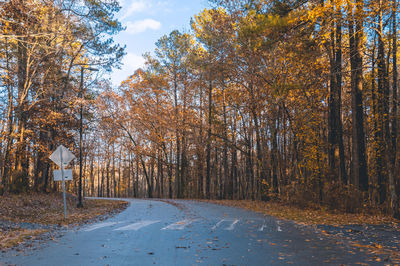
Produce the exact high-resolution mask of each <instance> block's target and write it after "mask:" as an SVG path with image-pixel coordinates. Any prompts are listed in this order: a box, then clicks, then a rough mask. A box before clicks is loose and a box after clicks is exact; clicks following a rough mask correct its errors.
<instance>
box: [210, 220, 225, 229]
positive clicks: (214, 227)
mask: <svg viewBox="0 0 400 266" xmlns="http://www.w3.org/2000/svg"><path fill="white" fill-rule="evenodd" d="M225 221H226V219H222V220H221V221H219V222H218V223H216V224H215V225H214V226H213V227H212V228H211V229H212V230H215V229H217V227H218V226H219V225H220V224H222V223H223V222H225Z"/></svg>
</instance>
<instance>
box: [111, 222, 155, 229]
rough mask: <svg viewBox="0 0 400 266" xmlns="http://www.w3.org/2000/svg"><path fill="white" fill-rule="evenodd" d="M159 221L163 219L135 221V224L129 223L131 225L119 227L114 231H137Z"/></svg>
mask: <svg viewBox="0 0 400 266" xmlns="http://www.w3.org/2000/svg"><path fill="white" fill-rule="evenodd" d="M159 222H161V221H141V222H137V223H133V224H129V225H126V226H123V227H120V228H117V229H115V230H114V231H126V230H130V231H132V230H133V231H137V230H139V229H140V228H143V227H145V226H149V225H151V224H155V223H159Z"/></svg>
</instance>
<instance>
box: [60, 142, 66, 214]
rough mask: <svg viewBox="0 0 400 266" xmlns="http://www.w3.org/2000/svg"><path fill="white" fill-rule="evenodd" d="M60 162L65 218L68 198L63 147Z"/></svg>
mask: <svg viewBox="0 0 400 266" xmlns="http://www.w3.org/2000/svg"><path fill="white" fill-rule="evenodd" d="M60 164H61V179H62V188H63V199H64V219H67V200H66V196H65V178H64V165H63V154H62V149H60Z"/></svg>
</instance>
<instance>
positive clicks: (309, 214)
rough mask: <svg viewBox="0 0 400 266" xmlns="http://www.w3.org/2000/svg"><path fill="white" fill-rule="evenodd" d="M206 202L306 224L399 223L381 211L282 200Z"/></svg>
mask: <svg viewBox="0 0 400 266" xmlns="http://www.w3.org/2000/svg"><path fill="white" fill-rule="evenodd" d="M205 201H206V202H210V203H215V204H221V205H226V206H232V207H239V208H243V209H247V210H251V211H255V212H258V213H262V214H265V215H270V216H274V217H277V218H279V219H286V220H292V221H294V222H296V223H301V224H306V225H316V224H324V225H334V226H339V225H351V224H371V225H379V224H393V225H396V224H398V223H399V220H396V219H394V218H392V217H390V216H385V215H382V214H379V213H368V212H365V213H343V212H340V211H330V210H327V209H325V208H323V207H318V208H312V209H311V208H304V209H302V208H299V207H296V206H293V205H288V204H284V203H280V202H264V201H251V200H205Z"/></svg>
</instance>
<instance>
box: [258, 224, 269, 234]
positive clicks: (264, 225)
mask: <svg viewBox="0 0 400 266" xmlns="http://www.w3.org/2000/svg"><path fill="white" fill-rule="evenodd" d="M265 227H267V225H266V224H265V222H264V223H263V225H262V226H261V228H260V229H258V231H260V232H262V231H264V228H265Z"/></svg>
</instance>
